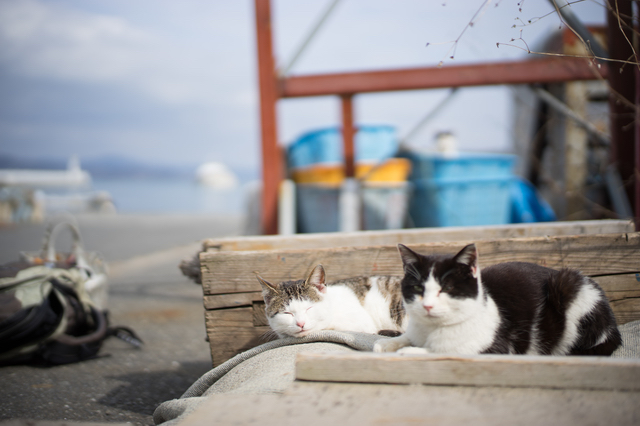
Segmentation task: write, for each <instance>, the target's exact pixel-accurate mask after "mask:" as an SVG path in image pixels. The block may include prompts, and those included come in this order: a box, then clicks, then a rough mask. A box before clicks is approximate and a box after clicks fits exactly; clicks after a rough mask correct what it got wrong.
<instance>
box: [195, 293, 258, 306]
mask: <svg viewBox="0 0 640 426" xmlns="http://www.w3.org/2000/svg"><path fill="white" fill-rule="evenodd" d="M261 300H263V299H262V293H261V292H259V291H254V292H250V293H231V294H216V295H211V296H204V307H205V309H220V308H237V307H240V306H251V305H252V304H253V302H258V301H261Z"/></svg>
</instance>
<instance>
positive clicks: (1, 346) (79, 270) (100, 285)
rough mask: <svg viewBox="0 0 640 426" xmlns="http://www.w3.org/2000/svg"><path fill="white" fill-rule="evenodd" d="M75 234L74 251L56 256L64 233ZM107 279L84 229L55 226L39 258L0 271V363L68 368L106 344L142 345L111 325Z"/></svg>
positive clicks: (62, 224)
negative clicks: (86, 244) (87, 246)
mask: <svg viewBox="0 0 640 426" xmlns="http://www.w3.org/2000/svg"><path fill="white" fill-rule="evenodd" d="M63 229H67V230H69V231H71V235H72V238H73V248H72V251H71V253H67V254H63V253H56V251H55V248H54V245H53V242H54V240H55V238H56V237H57V235H58V234H59V233H60V232H61V230H63ZM107 290H108V289H107V277H106V272H105V267H104V263H103V262H102V260H101V259H100V257H99V256H97V254H95V253H85V251H84V249H83V248H82V242H81V238H80V233H79V232H78V229H77V228H76V227H75V226H73V225H72V224H70V223H68V222H60V223H58V224H56V225H55V226H52V227H50V228H49V230H48V231H47V234H46V236H45V240H44V245H43V249H42V251H41V252H40V253H38V254H32V253H22V260H21V261H19V262H14V263H11V264H7V265H2V266H1V267H0V364H15V363H25V362H36V363H44V364H51V365H56V364H68V363H71V362H77V361H82V360H85V359H89V358H94V357H96V356H97V354H98V351H99V350H100V347H101V346H102V342H103V341H104V339H106V338H107V337H109V336H116V337H119V338H121V339H123V340H125V341H127V342H129V343H131V344H132V345H134V346H138V347H139V346H140V345H141V344H142V341H141V340H140V339H139V338H138V337H137V336H136V335H135V333H134V332H133V331H132V330H131V329H128V328H126V327H109V320H108V315H107V311H106V302H107Z"/></svg>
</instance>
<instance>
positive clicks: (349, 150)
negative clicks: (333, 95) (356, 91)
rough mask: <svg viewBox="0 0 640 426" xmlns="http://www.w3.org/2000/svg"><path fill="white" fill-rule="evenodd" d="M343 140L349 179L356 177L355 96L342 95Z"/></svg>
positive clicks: (345, 165) (346, 173)
mask: <svg viewBox="0 0 640 426" xmlns="http://www.w3.org/2000/svg"><path fill="white" fill-rule="evenodd" d="M340 99H341V100H342V140H343V146H344V167H345V169H344V174H345V176H346V177H347V178H353V177H355V175H356V167H355V149H354V147H353V146H354V143H353V139H354V135H355V130H354V128H353V95H342V96H341V97H340Z"/></svg>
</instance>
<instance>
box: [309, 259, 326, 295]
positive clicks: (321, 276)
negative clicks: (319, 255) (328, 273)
mask: <svg viewBox="0 0 640 426" xmlns="http://www.w3.org/2000/svg"><path fill="white" fill-rule="evenodd" d="M307 284H311V285H312V286H314V287H315V288H316V289H318V291H319V292H320V293H325V292H326V291H327V287H326V285H325V273H324V268H323V267H322V265H318V266H316V267H315V268H313V271H311V273H310V274H309V278H307Z"/></svg>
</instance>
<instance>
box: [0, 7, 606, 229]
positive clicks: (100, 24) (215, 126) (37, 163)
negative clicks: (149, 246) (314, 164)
mask: <svg viewBox="0 0 640 426" xmlns="http://www.w3.org/2000/svg"><path fill="white" fill-rule="evenodd" d="M329 4H330V2H325V1H314V2H298V1H294V0H275V1H273V2H272V9H273V10H272V14H273V16H272V18H273V27H272V30H273V36H274V51H275V56H276V65H277V66H278V67H279V68H280V69H282V68H283V67H285V66H286V64H287V63H288V62H289V61H290V59H291V58H292V56H293V55H294V53H295V51H296V49H297V48H298V47H299V45H300V43H301V41H302V40H303V39H304V37H305V36H306V34H307V33H308V31H309V29H310V28H311V27H312V26H313V25H314V24H315V23H316V21H317V20H318V18H319V16H321V15H322V14H323V13H324V11H325V10H326V9H327V6H328V5H329ZM570 7H571V9H572V11H573V12H574V13H575V14H576V15H577V16H578V17H579V18H580V19H581V21H582V22H583V23H585V24H587V25H603V23H604V22H605V12H604V9H603V6H602V5H600V4H598V3H597V2H590V1H582V2H575V3H572V4H571V6H570ZM470 23H473V25H469V24H470ZM561 27H562V23H561V20H560V18H559V17H558V15H557V14H556V13H555V12H554V7H553V5H552V4H551V3H550V2H547V1H535V2H534V1H515V0H514V1H473V2H471V1H466V2H449V1H438V2H434V1H424V0H401V1H399V2H388V1H384V0H346V1H343V2H340V3H339V4H337V6H336V7H335V10H334V11H333V13H332V14H331V16H330V17H329V18H328V19H327V21H326V23H325V25H324V26H323V27H322V28H321V30H320V31H319V32H318V34H316V37H315V38H313V40H312V41H311V43H310V45H309V46H307V48H306V50H305V51H304V52H303V54H302V55H301V56H300V58H299V60H298V61H297V62H296V63H295V65H294V66H293V68H291V69H290V70H288V73H290V74H293V75H297V74H317V73H326V72H342V71H360V70H376V69H393V68H406V67H422V66H436V65H438V64H439V63H441V62H442V63H443V64H444V65H445V66H446V65H452V64H454V65H455V64H461V63H478V62H487V61H493V62H495V61H499V60H513V59H522V58H524V57H526V56H527V49H528V48H531V49H532V50H535V49H534V46H540V45H541V44H542V43H543V42H544V41H545V40H546V39H548V38H549V37H550V35H551V34H553V33H554V32H557V31H559V30H560V29H561ZM255 37H256V36H255V17H254V7H253V2H250V1H234V2H223V1H212V2H201V1H192V0H185V1H179V2H175V1H168V0H166V1H165V0H162V1H159V0H153V1H151V0H137V1H135V2H131V1H127V0H109V1H92V2H85V1H81V0H46V1H45V0H21V1H2V2H0V46H1V48H0V169H3V170H2V171H3V172H7V170H15V169H28V170H65V169H66V170H68V173H65V174H64V176H57V177H53V176H48V177H47V176H33V175H32V176H30V177H29V176H26V177H25V176H18V178H16V179H27V180H28V179H29V178H32V179H36V180H38V179H39V180H41V181H42V180H44V183H43V182H40V185H35V184H34V186H36V187H38V188H39V191H38V192H37V193H36V194H35V199H36V200H40V202H44V203H45V204H44V205H45V207H44V210H43V211H41V212H39V213H38V212H36V213H37V214H35V216H33V212H31V213H29V212H28V210H29V209H30V208H32V206H29V205H26V206H25V207H24V209H23V210H22V213H19V212H18V213H16V211H15V210H16V209H15V208H14V211H13V212H12V213H7V212H6V211H5V213H3V217H4V218H5V219H4V221H5V222H6V221H12V220H13V221H20V220H25V218H26V217H27V216H30V215H31V216H33V217H31V216H30V217H31V218H32V219H33V218H34V217H35V218H36V219H38V218H39V217H42V216H43V215H44V216H46V215H48V214H53V213H55V212H58V211H78V210H85V211H95V212H101V213H113V212H117V213H135V214H137V213H153V214H165V213H181V214H182V213H187V214H243V213H244V212H245V211H246V208H245V206H246V193H247V186H249V187H251V185H255V184H252V182H253V181H256V180H259V179H260V178H261V151H260V140H259V139H260V132H259V105H258V84H257V81H258V77H257V59H256V56H257V54H256V41H255ZM498 43H500V45H499V46H498V45H497V44H498ZM449 98H450V99H449ZM445 99H447V102H446V105H443V106H442V107H440V108H437V107H438V106H439V105H441V104H442V103H443V101H444V100H445ZM514 102H515V101H514V96H513V89H511V88H509V87H505V86H500V87H480V88H464V89H461V90H459V91H458V92H457V93H455V95H454V96H451V95H450V91H449V89H438V90H416V91H410V92H390V93H382V94H362V95H359V96H358V97H356V98H355V99H354V111H355V122H356V123H357V124H358V125H365V124H384V125H390V126H393V127H394V129H395V135H396V137H397V138H398V139H399V140H402V141H403V142H404V143H405V144H406V145H408V146H411V147H415V148H419V149H423V148H427V149H428V148H429V147H435V145H436V143H437V141H436V139H437V138H436V135H437V134H440V133H442V132H446V133H450V134H453V135H455V139H456V144H457V149H459V150H460V151H484V152H498V153H512V152H514V151H515V148H514V145H513V140H514V131H515V130H514V127H515V126H514V111H515V107H514ZM434 109H437V114H436V116H434V117H433V118H432V119H431V120H430V121H429V122H428V123H425V125H424V126H422V127H419V128H416V126H417V125H418V123H420V122H421V120H423V118H424V117H425V115H427V114H428V113H430V112H432V111H434ZM278 120H279V122H278V126H279V129H278V134H279V139H280V143H281V144H282V146H285V147H286V146H288V145H290V144H291V143H292V142H293V141H294V140H295V139H296V138H298V137H299V136H300V135H301V134H304V133H305V132H308V131H310V130H314V129H319V128H327V127H332V126H339V123H340V107H339V98H336V97H318V98H300V99H288V100H282V101H280V102H279V104H278ZM14 175H15V173H14ZM11 178H12V176H9V177H6V176H5V179H9V182H11ZM14 178H15V176H14ZM56 178H61V179H63V180H64V181H63V182H61V183H60V184H59V185H53V181H54V180H55V179H56ZM46 182H49V183H48V184H46ZM5 191H6V190H5ZM4 197H5V199H7V198H10V197H11V195H10V194H9V195H7V194H4ZM15 203H16V202H14V204H15ZM25 209H26V210H25ZM5 210H6V209H5ZM11 215H13V216H12V219H11V218H9V216H11ZM21 215H22V216H21Z"/></svg>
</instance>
